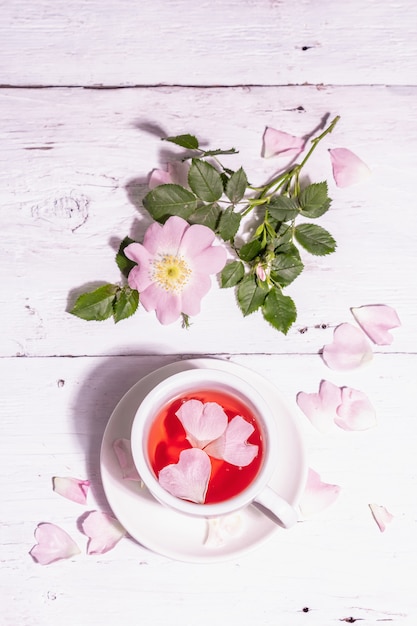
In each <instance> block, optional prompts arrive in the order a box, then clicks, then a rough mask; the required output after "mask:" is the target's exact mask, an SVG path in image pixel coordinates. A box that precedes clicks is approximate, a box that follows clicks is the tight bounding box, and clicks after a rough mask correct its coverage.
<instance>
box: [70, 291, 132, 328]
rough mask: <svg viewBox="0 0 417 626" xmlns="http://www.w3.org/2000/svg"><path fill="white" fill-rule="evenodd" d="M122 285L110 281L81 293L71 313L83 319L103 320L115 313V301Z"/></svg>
mask: <svg viewBox="0 0 417 626" xmlns="http://www.w3.org/2000/svg"><path fill="white" fill-rule="evenodd" d="M119 289H120V287H118V286H117V285H111V284H110V283H108V284H106V285H102V286H101V287H98V288H97V289H94V291H89V292H87V293H83V294H81V295H80V296H79V297H78V298H77V300H76V302H75V304H74V306H73V307H72V309H71V311H70V313H71V314H72V315H76V316H77V317H81V319H83V320H87V321H88V322H89V321H92V320H96V321H99V322H101V321H103V320H106V319H107V318H109V317H111V316H112V315H113V302H114V300H115V298H116V294H117V292H118V290H119Z"/></svg>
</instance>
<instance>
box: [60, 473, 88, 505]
mask: <svg viewBox="0 0 417 626" xmlns="http://www.w3.org/2000/svg"><path fill="white" fill-rule="evenodd" d="M52 485H53V490H54V491H55V492H56V493H59V495H60V496H64V498H68V500H73V502H78V504H85V503H86V502H87V493H88V488H89V486H90V481H89V480H79V479H78V478H70V477H61V476H54V477H53V478H52Z"/></svg>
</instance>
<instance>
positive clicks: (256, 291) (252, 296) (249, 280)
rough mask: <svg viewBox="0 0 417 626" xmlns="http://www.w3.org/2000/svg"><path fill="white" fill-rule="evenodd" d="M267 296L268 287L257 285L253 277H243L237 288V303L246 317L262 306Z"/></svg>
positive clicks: (251, 275)
mask: <svg viewBox="0 0 417 626" xmlns="http://www.w3.org/2000/svg"><path fill="white" fill-rule="evenodd" d="M267 294H268V287H266V286H262V285H260V284H258V282H257V280H256V278H255V276H254V275H253V274H249V275H248V276H245V277H244V278H243V280H242V281H241V282H240V283H239V284H238V287H237V301H238V304H239V307H240V309H241V311H242V313H243V315H244V316H245V317H246V315H250V314H251V313H253V312H254V311H256V310H257V309H259V307H260V306H262V304H263V302H264V300H265V298H266V296H267Z"/></svg>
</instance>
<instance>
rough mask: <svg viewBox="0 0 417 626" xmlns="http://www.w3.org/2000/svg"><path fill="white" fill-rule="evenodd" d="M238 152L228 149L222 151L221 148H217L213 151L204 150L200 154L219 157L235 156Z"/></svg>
mask: <svg viewBox="0 0 417 626" xmlns="http://www.w3.org/2000/svg"><path fill="white" fill-rule="evenodd" d="M238 152H239V150H236V148H229V149H228V150H222V149H221V148H217V149H215V150H204V152H202V153H201V156H203V157H212V156H220V155H222V154H237V153H238Z"/></svg>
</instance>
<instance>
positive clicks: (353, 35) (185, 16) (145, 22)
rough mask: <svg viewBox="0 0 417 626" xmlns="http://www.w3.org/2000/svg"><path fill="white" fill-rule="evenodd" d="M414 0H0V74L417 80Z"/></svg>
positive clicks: (30, 77) (204, 80)
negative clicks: (334, 0) (1, 0)
mask: <svg viewBox="0 0 417 626" xmlns="http://www.w3.org/2000/svg"><path fill="white" fill-rule="evenodd" d="M416 28H417V7H416V4H415V2H414V1H413V0H396V1H390V2H380V1H378V0H366V1H365V2H363V1H362V0H351V1H350V2H345V3H341V2H333V1H332V0H322V1H320V2H316V1H314V0H299V1H298V2H285V1H283V0H229V1H228V2H223V0H213V1H211V2H207V1H202V2H193V1H191V0H173V1H171V2H164V1H163V0H160V1H157V2H148V1H146V0H142V2H132V1H131V0H110V1H107V2H105V3H103V2H101V1H99V0H90V1H89V2H86V1H85V0H72V1H71V2H66V1H65V0H56V1H55V2H53V3H51V2H50V0H38V1H37V2H35V3H30V2H26V1H25V0H3V2H2V3H1V5H0V39H1V41H2V54H1V58H0V84H3V85H19V86H28V85H54V86H57V85H60V86H65V85H74V86H79V85H84V86H87V85H88V86H129V85H130V86H132V85H133V86H134V85H158V84H177V85H212V86H213V85H226V86H230V85H247V84H252V85H282V84H284V85H287V84H304V83H312V84H318V83H325V84H338V85H340V84H353V85H356V84H396V85H398V84H403V85H407V84H415V80H416V61H415V60H416V57H417V43H416V42H417V37H416Z"/></svg>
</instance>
